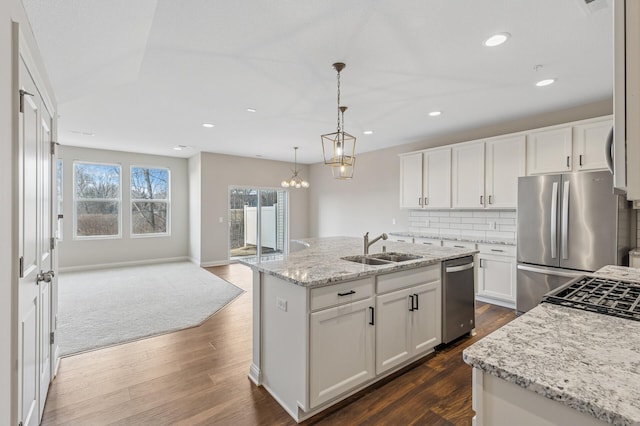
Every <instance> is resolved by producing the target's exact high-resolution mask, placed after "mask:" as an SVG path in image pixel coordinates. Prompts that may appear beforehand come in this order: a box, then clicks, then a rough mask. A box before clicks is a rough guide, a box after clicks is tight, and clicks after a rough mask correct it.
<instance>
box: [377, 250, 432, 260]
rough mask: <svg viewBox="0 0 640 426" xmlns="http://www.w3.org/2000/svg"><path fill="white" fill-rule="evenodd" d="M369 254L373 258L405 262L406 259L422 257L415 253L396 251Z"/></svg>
mask: <svg viewBox="0 0 640 426" xmlns="http://www.w3.org/2000/svg"><path fill="white" fill-rule="evenodd" d="M369 256H370V257H373V258H375V259H382V260H388V261H390V262H405V261H407V260H416V259H422V256H419V255H417V254H408V253H396V252H389V253H377V254H370V255H369Z"/></svg>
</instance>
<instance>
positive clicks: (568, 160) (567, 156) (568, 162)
mask: <svg viewBox="0 0 640 426" xmlns="http://www.w3.org/2000/svg"><path fill="white" fill-rule="evenodd" d="M569 159H570V157H569V156H568V155H567V168H569V167H571V166H570V165H569Z"/></svg>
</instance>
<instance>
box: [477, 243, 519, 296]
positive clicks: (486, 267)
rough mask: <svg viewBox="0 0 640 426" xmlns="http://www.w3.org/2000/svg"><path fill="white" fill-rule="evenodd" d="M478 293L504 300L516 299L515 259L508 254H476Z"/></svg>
mask: <svg viewBox="0 0 640 426" xmlns="http://www.w3.org/2000/svg"><path fill="white" fill-rule="evenodd" d="M478 258H479V260H480V265H479V267H478V294H479V295H481V296H486V297H489V298H493V299H499V300H503V301H505V302H512V303H515V301H516V292H515V290H516V286H515V283H516V261H515V258H513V257H508V256H486V255H483V254H480V255H479V256H478Z"/></svg>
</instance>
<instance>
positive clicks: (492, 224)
mask: <svg viewBox="0 0 640 426" xmlns="http://www.w3.org/2000/svg"><path fill="white" fill-rule="evenodd" d="M489 228H491V229H496V228H497V226H496V221H495V220H492V221H490V222H489Z"/></svg>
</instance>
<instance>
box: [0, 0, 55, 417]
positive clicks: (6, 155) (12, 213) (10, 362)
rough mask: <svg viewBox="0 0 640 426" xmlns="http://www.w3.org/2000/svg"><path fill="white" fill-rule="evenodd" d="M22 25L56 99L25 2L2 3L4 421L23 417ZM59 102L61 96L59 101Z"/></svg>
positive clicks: (0, 379)
mask: <svg viewBox="0 0 640 426" xmlns="http://www.w3.org/2000/svg"><path fill="white" fill-rule="evenodd" d="M13 22H16V23H18V24H19V25H20V29H21V31H22V34H23V35H24V36H25V38H26V42H27V46H28V49H29V51H30V53H31V55H32V56H33V59H34V60H35V62H36V66H37V68H38V70H39V73H40V75H41V77H42V78H43V79H44V80H45V81H44V85H45V89H46V91H47V92H48V94H49V96H51V97H52V98H53V90H52V89H51V84H49V81H48V79H47V76H46V72H45V69H44V66H43V65H42V59H41V58H40V54H39V52H38V48H37V45H36V43H35V41H34V39H33V34H32V31H31V27H30V26H29V22H28V20H27V17H26V14H25V12H24V9H23V7H22V2H21V1H20V0H2V1H0V149H1V150H2V155H0V193H1V194H4V196H5V197H7V198H9V197H10V198H9V200H8V202H5V203H2V205H0V240H1V241H3V244H0V425H16V424H18V421H17V411H16V404H17V399H16V398H17V383H18V382H17V380H18V378H17V354H18V348H17V344H18V343H17V342H18V336H17V327H18V326H17V315H18V312H17V301H18V294H17V283H18V266H17V265H18V235H17V230H18V223H17V209H18V201H17V200H18V198H17V197H18V183H17V147H18V108H17V105H18V86H17V69H18V62H17V58H18V56H17V50H15V49H14V45H15V46H17V39H15V38H14V37H13V34H12V31H13V28H12V24H13ZM53 102H54V103H55V99H53Z"/></svg>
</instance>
